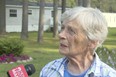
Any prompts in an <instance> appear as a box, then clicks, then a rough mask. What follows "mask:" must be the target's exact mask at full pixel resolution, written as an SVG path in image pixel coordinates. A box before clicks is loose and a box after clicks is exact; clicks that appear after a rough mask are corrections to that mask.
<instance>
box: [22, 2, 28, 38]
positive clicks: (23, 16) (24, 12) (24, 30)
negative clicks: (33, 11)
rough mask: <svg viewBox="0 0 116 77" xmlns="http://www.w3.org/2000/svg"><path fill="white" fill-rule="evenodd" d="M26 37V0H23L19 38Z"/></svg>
mask: <svg viewBox="0 0 116 77" xmlns="http://www.w3.org/2000/svg"><path fill="white" fill-rule="evenodd" d="M27 38H28V0H23V13H22V31H21V39H23V40H26V39H27Z"/></svg>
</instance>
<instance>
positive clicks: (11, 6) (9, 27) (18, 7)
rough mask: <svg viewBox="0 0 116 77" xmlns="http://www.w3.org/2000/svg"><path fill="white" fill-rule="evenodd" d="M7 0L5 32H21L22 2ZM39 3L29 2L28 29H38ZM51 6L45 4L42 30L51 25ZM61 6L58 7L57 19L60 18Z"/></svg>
mask: <svg viewBox="0 0 116 77" xmlns="http://www.w3.org/2000/svg"><path fill="white" fill-rule="evenodd" d="M12 1H13V0H11V1H9V0H7V5H6V31H7V32H21V27H22V3H21V2H15V1H14V2H12ZM39 9H40V8H39V4H37V3H31V4H29V7H28V12H29V13H28V31H38V24H39ZM52 13H53V7H52V5H50V4H47V5H46V7H45V14H44V22H45V25H44V31H45V30H47V29H48V28H49V27H50V26H52V25H53V22H52V20H53V18H52ZM60 15H61V8H58V19H60V17H61V16H60Z"/></svg>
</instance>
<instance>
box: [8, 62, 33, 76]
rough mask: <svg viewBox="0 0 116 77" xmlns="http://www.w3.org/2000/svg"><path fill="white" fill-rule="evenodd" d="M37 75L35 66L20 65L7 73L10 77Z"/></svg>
mask: <svg viewBox="0 0 116 77" xmlns="http://www.w3.org/2000/svg"><path fill="white" fill-rule="evenodd" d="M33 73H35V67H34V66H33V64H27V65H25V66H23V65H19V66H17V67H15V68H13V69H11V70H9V71H8V72H7V74H8V77H28V76H30V75H32V74H33Z"/></svg>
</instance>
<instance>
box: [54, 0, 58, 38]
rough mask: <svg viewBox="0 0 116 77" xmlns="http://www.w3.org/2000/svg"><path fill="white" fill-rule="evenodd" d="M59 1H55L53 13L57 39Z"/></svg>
mask: <svg viewBox="0 0 116 77" xmlns="http://www.w3.org/2000/svg"><path fill="white" fill-rule="evenodd" d="M58 1H59V0H54V12H53V21H54V25H53V37H56V36H57V34H58Z"/></svg>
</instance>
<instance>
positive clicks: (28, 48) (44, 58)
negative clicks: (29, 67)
mask: <svg viewBox="0 0 116 77" xmlns="http://www.w3.org/2000/svg"><path fill="white" fill-rule="evenodd" d="M6 36H8V37H11V38H20V33H8V34H7V35H6ZM23 43H24V45H25V47H24V52H23V54H26V55H29V56H31V57H32V58H33V60H32V61H30V62H26V63H24V62H22V63H13V64H0V77H7V74H6V72H7V71H8V70H10V69H12V68H13V67H16V66H18V65H20V64H24V65H26V64H34V66H35V68H36V72H35V73H34V74H33V75H32V76H31V77H39V73H40V70H41V69H42V67H43V66H44V65H45V64H47V63H48V62H50V61H52V60H54V59H57V58H60V57H62V56H61V55H60V54H59V53H58V44H59V42H58V38H56V39H55V38H52V33H49V32H45V33H44V42H43V43H41V44H39V43H37V32H30V33H29V39H28V40H26V41H23ZM104 46H105V47H108V48H109V49H116V28H109V34H108V38H107V39H106V41H105V43H104Z"/></svg>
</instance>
